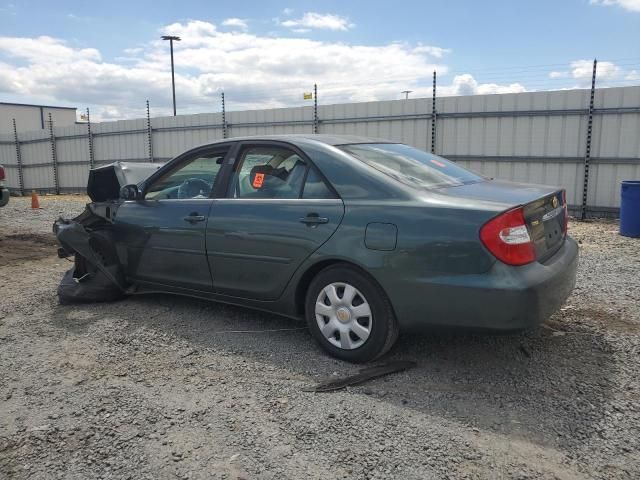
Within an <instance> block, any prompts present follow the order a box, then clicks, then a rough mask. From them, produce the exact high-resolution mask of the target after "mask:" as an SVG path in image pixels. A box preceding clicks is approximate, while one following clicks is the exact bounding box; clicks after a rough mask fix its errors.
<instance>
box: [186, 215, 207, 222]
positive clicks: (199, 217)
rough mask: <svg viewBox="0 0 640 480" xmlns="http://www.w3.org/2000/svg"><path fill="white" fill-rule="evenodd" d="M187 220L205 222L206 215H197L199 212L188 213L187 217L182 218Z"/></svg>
mask: <svg viewBox="0 0 640 480" xmlns="http://www.w3.org/2000/svg"><path fill="white" fill-rule="evenodd" d="M182 219H183V220H184V221H185V222H189V223H196V222H204V221H205V216H204V215H197V214H195V215H194V214H193V213H192V214H191V215H187V216H186V217H183V218H182Z"/></svg>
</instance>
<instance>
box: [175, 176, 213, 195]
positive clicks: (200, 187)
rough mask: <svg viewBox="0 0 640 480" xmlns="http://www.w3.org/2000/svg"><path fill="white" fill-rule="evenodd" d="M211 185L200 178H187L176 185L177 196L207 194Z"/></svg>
mask: <svg viewBox="0 0 640 480" xmlns="http://www.w3.org/2000/svg"><path fill="white" fill-rule="evenodd" d="M210 192H211V185H209V183H208V182H206V181H205V180H202V179H201V178H189V179H187V180H185V181H184V182H182V184H181V185H180V186H179V187H178V198H194V197H197V196H199V195H203V196H205V197H208V196H209V193H210Z"/></svg>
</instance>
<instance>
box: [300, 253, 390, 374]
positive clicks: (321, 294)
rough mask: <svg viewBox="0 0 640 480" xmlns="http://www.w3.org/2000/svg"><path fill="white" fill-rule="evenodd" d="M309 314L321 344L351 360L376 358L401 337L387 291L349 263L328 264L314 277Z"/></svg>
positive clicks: (308, 292)
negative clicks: (328, 265) (348, 264)
mask: <svg viewBox="0 0 640 480" xmlns="http://www.w3.org/2000/svg"><path fill="white" fill-rule="evenodd" d="M305 316H306V320H307V324H308V326H309V329H310V330H311V333H312V334H313V336H314V337H315V339H316V340H317V341H318V342H319V343H320V345H321V346H322V347H323V348H324V349H325V350H326V351H327V352H329V353H330V354H331V355H333V356H334V357H337V358H340V359H342V360H346V361H349V362H356V363H361V362H368V361H371V360H375V359H376V358H378V357H380V356H382V355H384V354H385V353H386V352H387V351H389V349H390V348H391V347H392V346H393V344H394V343H395V341H396V339H397V338H398V325H397V322H396V319H395V315H394V313H393V309H392V307H391V303H390V302H389V299H388V298H387V295H386V294H385V293H384V291H383V290H382V288H381V287H380V286H379V285H378V284H377V283H375V281H373V280H371V279H370V278H369V277H368V276H366V275H365V274H363V273H361V272H360V271H358V270H357V269H355V268H353V267H349V266H346V265H336V266H331V267H328V268H326V269H324V270H322V271H321V272H320V273H319V274H318V275H317V276H316V277H315V278H314V279H313V281H312V282H311V285H309V289H308V290H307V297H306V302H305Z"/></svg>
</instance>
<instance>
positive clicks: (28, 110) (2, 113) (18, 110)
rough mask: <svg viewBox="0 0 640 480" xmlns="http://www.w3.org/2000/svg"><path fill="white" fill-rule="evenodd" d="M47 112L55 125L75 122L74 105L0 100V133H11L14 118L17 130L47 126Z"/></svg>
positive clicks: (37, 128)
mask: <svg viewBox="0 0 640 480" xmlns="http://www.w3.org/2000/svg"><path fill="white" fill-rule="evenodd" d="M49 113H51V120H52V121H53V124H54V125H55V126H57V127H66V126H69V125H74V124H75V123H76V108H75V107H55V106H51V105H30V104H25V103H5V102H0V133H5V134H6V133H10V134H13V119H14V118H15V119H16V126H17V129H18V132H27V131H31V130H40V129H43V128H47V126H48V123H47V122H48V121H49Z"/></svg>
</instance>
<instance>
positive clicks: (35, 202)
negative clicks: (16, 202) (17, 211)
mask: <svg viewBox="0 0 640 480" xmlns="http://www.w3.org/2000/svg"><path fill="white" fill-rule="evenodd" d="M31 208H40V200H38V194H37V193H36V191H35V190H31Z"/></svg>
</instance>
